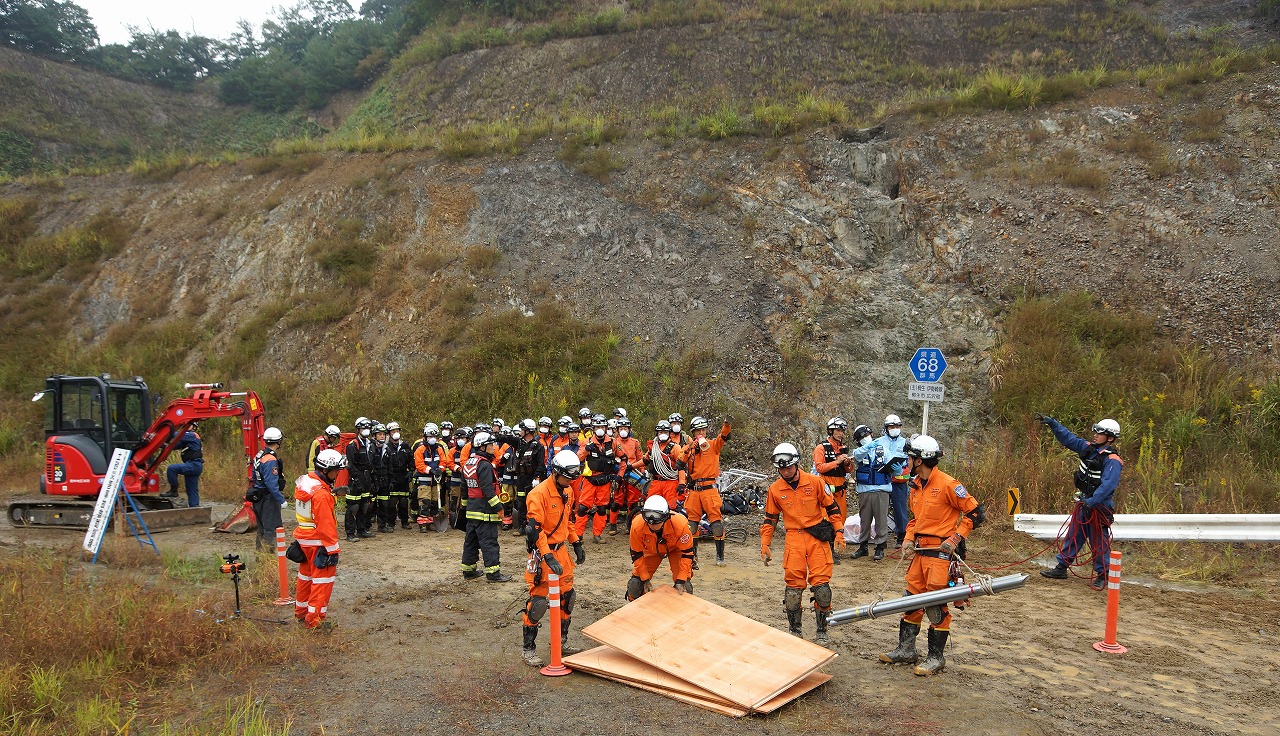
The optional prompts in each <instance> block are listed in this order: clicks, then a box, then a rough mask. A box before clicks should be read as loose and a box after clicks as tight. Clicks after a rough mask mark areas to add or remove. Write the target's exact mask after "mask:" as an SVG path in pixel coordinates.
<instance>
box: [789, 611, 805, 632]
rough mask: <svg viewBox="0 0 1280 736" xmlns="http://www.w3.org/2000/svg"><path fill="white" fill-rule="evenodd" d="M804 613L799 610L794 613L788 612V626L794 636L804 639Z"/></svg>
mask: <svg viewBox="0 0 1280 736" xmlns="http://www.w3.org/2000/svg"><path fill="white" fill-rule="evenodd" d="M803 622H804V611H802V610H800V609H799V608H797V609H796V610H794V611H787V626H788V627H789V628H790V629H791V633H792V635H793V636H799V637H801V638H803V637H804V625H803Z"/></svg>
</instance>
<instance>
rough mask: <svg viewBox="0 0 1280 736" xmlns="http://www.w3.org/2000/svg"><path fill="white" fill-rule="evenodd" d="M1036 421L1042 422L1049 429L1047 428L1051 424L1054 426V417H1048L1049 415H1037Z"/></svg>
mask: <svg viewBox="0 0 1280 736" xmlns="http://www.w3.org/2000/svg"><path fill="white" fill-rule="evenodd" d="M1036 421H1037V422H1040V423H1041V424H1043V425H1044V426H1046V427H1047V426H1049V425H1050V424H1052V423H1053V417H1051V416H1048V415H1045V414H1037V415H1036Z"/></svg>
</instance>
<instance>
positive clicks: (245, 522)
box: [213, 501, 258, 534]
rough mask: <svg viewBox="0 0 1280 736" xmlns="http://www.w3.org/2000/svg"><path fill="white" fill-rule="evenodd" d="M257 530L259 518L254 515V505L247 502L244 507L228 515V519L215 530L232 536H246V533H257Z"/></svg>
mask: <svg viewBox="0 0 1280 736" xmlns="http://www.w3.org/2000/svg"><path fill="white" fill-rule="evenodd" d="M257 528H258V517H257V516H255V515H254V513H253V504H251V503H249V502H248V501H245V502H244V505H243V506H241V507H240V508H238V509H236V510H235V511H232V512H231V513H230V514H227V518H225V519H223V520H222V521H221V522H219V523H218V525H217V526H215V527H214V528H213V530H214V531H215V532H227V533H230V534H244V533H245V532H251V531H255V530H257Z"/></svg>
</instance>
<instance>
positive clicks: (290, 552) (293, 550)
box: [284, 539, 307, 565]
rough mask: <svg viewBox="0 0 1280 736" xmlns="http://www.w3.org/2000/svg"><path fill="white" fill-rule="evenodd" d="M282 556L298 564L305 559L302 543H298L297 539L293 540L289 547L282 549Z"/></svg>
mask: <svg viewBox="0 0 1280 736" xmlns="http://www.w3.org/2000/svg"><path fill="white" fill-rule="evenodd" d="M284 558H285V559H286V560H290V561H292V562H296V563H298V564H299V565H301V564H302V563H304V562H306V561H307V555H306V553H304V552H303V551H302V545H301V544H298V540H296V539H295V540H293V544H291V545H289V549H286V550H285V551H284Z"/></svg>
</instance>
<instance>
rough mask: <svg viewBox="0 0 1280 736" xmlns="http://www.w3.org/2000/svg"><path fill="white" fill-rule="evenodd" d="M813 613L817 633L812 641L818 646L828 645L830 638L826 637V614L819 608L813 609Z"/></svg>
mask: <svg viewBox="0 0 1280 736" xmlns="http://www.w3.org/2000/svg"><path fill="white" fill-rule="evenodd" d="M813 613H814V615H815V616H817V618H818V633H817V634H816V635H815V636H814V637H813V640H814V641H816V642H818V643H819V644H828V643H830V642H831V638H830V637H828V636H827V612H826V611H824V610H822V609H821V608H815V609H813Z"/></svg>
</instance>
